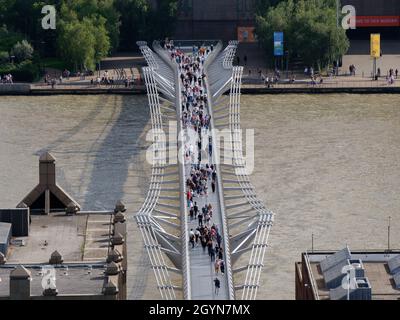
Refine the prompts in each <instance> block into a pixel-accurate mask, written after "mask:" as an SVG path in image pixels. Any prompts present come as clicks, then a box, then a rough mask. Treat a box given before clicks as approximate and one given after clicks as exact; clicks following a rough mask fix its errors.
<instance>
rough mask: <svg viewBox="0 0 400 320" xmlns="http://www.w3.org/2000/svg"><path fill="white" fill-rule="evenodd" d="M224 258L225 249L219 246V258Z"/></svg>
mask: <svg viewBox="0 0 400 320" xmlns="http://www.w3.org/2000/svg"><path fill="white" fill-rule="evenodd" d="M223 258H224V250H223V249H222V248H221V247H219V249H218V259H220V260H222V259H223Z"/></svg>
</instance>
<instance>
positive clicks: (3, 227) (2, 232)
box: [0, 222, 11, 243]
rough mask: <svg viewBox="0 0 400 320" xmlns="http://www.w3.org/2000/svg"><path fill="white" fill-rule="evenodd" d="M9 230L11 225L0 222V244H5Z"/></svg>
mask: <svg viewBox="0 0 400 320" xmlns="http://www.w3.org/2000/svg"><path fill="white" fill-rule="evenodd" d="M10 230H11V223H6V222H0V243H6V242H7V241H8V236H9V234H10Z"/></svg>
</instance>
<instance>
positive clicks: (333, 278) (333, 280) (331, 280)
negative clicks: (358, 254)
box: [323, 260, 349, 289]
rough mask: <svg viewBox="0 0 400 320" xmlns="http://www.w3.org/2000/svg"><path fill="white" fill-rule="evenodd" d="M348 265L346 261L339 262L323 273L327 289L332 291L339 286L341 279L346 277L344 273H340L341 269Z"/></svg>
mask: <svg viewBox="0 0 400 320" xmlns="http://www.w3.org/2000/svg"><path fill="white" fill-rule="evenodd" d="M348 264H349V263H348V260H343V261H340V262H339V263H338V264H337V265H335V266H333V267H332V268H330V269H328V270H326V271H325V272H324V273H323V275H324V280H325V284H326V286H327V288H329V289H333V288H336V287H337V286H339V285H340V284H341V281H342V279H343V277H345V276H346V272H345V273H343V272H342V271H343V267H344V266H346V265H348Z"/></svg>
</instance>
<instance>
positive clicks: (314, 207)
mask: <svg viewBox="0 0 400 320" xmlns="http://www.w3.org/2000/svg"><path fill="white" fill-rule="evenodd" d="M149 118H150V114H149V110H148V106H147V98H146V96H111V95H110V96H106V95H104V96H103V95H102V96H68V95H66V96H46V97H22V96H21V97H1V98H0V181H1V183H0V207H3V208H4V207H15V206H16V205H17V204H18V203H19V202H20V201H21V199H22V198H23V197H24V196H25V195H26V194H27V193H28V192H29V191H30V190H31V189H32V187H33V186H35V185H36V183H37V181H38V155H39V154H40V153H41V152H43V151H44V150H47V151H50V152H51V153H52V154H53V155H54V156H55V157H56V159H57V174H58V176H57V180H58V183H59V184H60V185H61V186H62V187H63V188H64V189H66V191H67V192H69V193H70V194H71V195H72V196H73V197H74V198H75V199H76V200H77V201H78V202H79V203H80V204H81V206H82V209H84V210H102V209H111V208H113V206H114V204H115V201H116V200H118V199H120V198H121V199H123V200H124V202H125V203H126V205H127V207H128V210H129V212H130V213H135V212H136V211H137V210H138V209H139V207H140V205H141V204H142V201H143V200H144V197H145V195H146V193H147V187H148V183H149V179H148V178H149V177H150V166H149V164H147V162H146V160H145V159H146V158H145V153H146V149H147V147H148V146H149V145H150V142H147V141H146V140H145V137H146V134H147V132H148V130H149V129H150V122H149ZM241 120H242V127H243V128H254V129H255V170H254V172H253V174H252V175H251V181H252V182H253V184H254V186H255V188H256V190H257V192H258V195H259V197H260V199H261V200H263V201H264V202H265V204H266V206H267V207H268V208H269V209H271V210H273V211H274V212H275V213H276V216H275V224H274V227H273V228H272V231H271V236H270V248H269V250H268V251H267V256H266V267H265V269H264V272H263V275H262V285H261V288H260V290H259V295H258V299H294V290H295V286H294V263H295V261H297V260H299V259H300V255H301V252H303V251H305V250H309V249H311V235H312V234H314V248H315V249H341V248H343V247H344V246H345V245H346V244H348V245H349V247H350V249H353V250H355V249H384V248H386V247H387V224H388V217H389V216H391V217H392V219H391V229H392V233H391V247H392V248H397V249H399V248H400V233H399V232H397V231H398V230H399V228H400V196H399V190H400V96H398V95H343V94H341V95H263V96H262V95H254V96H250V95H243V96H242V110H241ZM131 221H132V223H133V222H134V221H133V220H131ZM138 240H139V239H138ZM137 246H138V247H137V248H133V249H134V252H135V254H140V252H141V250H142V249H141V242H140V241H137ZM128 250H129V249H128ZM142 256H143V257H144V256H145V255H141V257H142ZM130 258H131V259H132V260H134V259H135V257H130ZM138 259H139V257H138ZM140 259H142V258H140ZM143 259H144V258H143ZM149 272H150V273H151V270H150V271H149ZM142 276H143V277H145V276H146V275H143V274H142ZM134 283H137V286H138V288H139V287H140V286H142V287H143V290H145V287H146V286H147V285H145V284H143V281H141V280H140V279H137V280H135V281H134ZM130 297H131V298H143V297H151V296H148V295H146V294H145V293H144V292H140V288H139V289H138V290H137V291H135V293H133V294H130ZM154 298H157V297H154Z"/></svg>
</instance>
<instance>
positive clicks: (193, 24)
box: [175, 0, 400, 42]
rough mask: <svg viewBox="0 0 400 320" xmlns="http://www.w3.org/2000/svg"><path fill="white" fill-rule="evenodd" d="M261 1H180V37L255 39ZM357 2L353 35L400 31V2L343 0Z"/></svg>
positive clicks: (351, 35)
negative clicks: (256, 15) (256, 21)
mask: <svg viewBox="0 0 400 320" xmlns="http://www.w3.org/2000/svg"><path fill="white" fill-rule="evenodd" d="M256 3H257V0H218V1H216V0H180V1H179V9H178V23H177V28H176V32H175V38H176V39H222V40H223V41H228V40H234V39H236V40H239V41H241V42H253V41H254V40H255V39H254V26H255V13H256ZM341 5H342V7H343V6H345V5H353V6H354V7H355V9H356V14H357V22H356V23H357V29H356V30H350V31H349V32H348V35H349V37H350V38H357V37H358V36H360V37H361V38H363V37H364V35H368V34H369V33H371V32H381V33H384V34H388V35H389V36H391V37H392V38H393V37H396V36H398V35H399V34H400V1H398V0H380V1H376V0H341Z"/></svg>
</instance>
